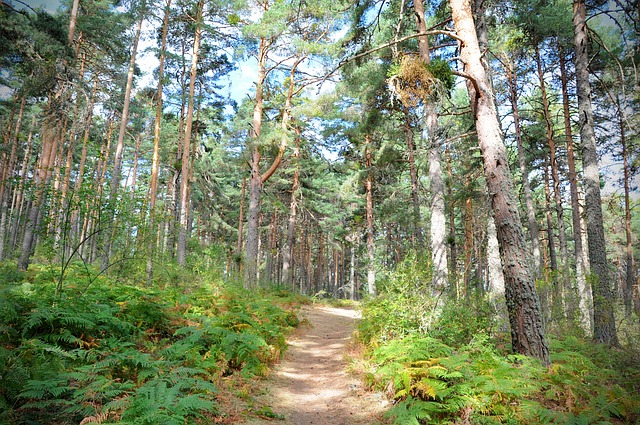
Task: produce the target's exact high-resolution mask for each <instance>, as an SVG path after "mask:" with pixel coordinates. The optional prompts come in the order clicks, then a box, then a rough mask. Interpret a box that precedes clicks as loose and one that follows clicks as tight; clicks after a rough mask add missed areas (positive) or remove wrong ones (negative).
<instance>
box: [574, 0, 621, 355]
mask: <svg viewBox="0 0 640 425" xmlns="http://www.w3.org/2000/svg"><path fill="white" fill-rule="evenodd" d="M586 14H587V12H586V7H585V0H574V2H573V28H574V46H575V59H574V60H575V66H576V84H577V87H578V112H579V116H580V139H581V140H582V164H583V169H584V172H583V175H584V177H583V178H584V188H585V211H586V216H587V238H588V246H589V263H590V266H591V270H592V272H593V274H592V275H591V276H592V279H591V291H592V294H593V338H594V340H595V341H596V342H598V343H603V344H607V345H609V346H617V345H618V335H617V332H616V322H615V317H614V315H613V294H612V292H611V281H610V279H609V270H608V263H607V250H606V249H607V248H606V244H605V239H604V224H603V218H602V199H601V196H600V173H599V171H598V152H597V150H596V135H595V130H594V124H593V110H592V108H591V84H590V83H589V69H588V65H589V53H588V52H587V45H588V41H587V22H586V20H587V16H586Z"/></svg>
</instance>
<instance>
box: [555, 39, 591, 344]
mask: <svg viewBox="0 0 640 425" xmlns="http://www.w3.org/2000/svg"><path fill="white" fill-rule="evenodd" d="M559 56H560V81H561V83H562V113H563V117H564V131H565V138H566V141H567V166H568V168H569V192H570V195H571V223H572V228H573V246H574V256H575V258H576V292H577V296H578V309H577V314H578V322H579V324H580V327H581V328H582V330H584V331H585V332H586V333H587V334H591V328H592V321H591V310H592V299H591V292H590V291H589V285H588V284H587V274H588V273H589V258H588V256H587V251H586V249H585V248H586V246H585V245H586V244H585V243H583V232H582V230H583V229H582V218H581V214H580V210H581V206H580V201H579V196H578V173H577V172H576V160H575V153H574V148H573V131H572V130H571V114H570V112H569V88H568V82H567V80H568V78H567V67H566V59H565V53H564V51H563V50H562V48H560V55H559Z"/></svg>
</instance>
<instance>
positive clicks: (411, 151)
mask: <svg viewBox="0 0 640 425" xmlns="http://www.w3.org/2000/svg"><path fill="white" fill-rule="evenodd" d="M403 111H404V137H405V141H406V142H407V154H408V157H407V160H408V161H409V176H410V177H411V204H412V206H413V239H414V240H413V246H414V248H415V249H418V250H421V249H424V235H423V233H422V217H421V216H420V215H421V214H420V199H419V196H418V193H419V190H418V170H417V167H416V155H415V145H414V143H413V131H412V129H411V114H410V112H409V108H406V107H405V108H404V109H403Z"/></svg>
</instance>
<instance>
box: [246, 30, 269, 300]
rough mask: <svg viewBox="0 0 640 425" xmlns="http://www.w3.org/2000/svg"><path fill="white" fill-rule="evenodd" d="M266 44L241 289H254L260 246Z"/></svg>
mask: <svg viewBox="0 0 640 425" xmlns="http://www.w3.org/2000/svg"><path fill="white" fill-rule="evenodd" d="M269 46H270V44H269V42H268V41H267V39H266V38H265V37H261V38H260V46H259V49H258V78H257V80H256V99H255V104H254V106H253V122H252V132H251V137H250V140H249V142H250V144H249V147H250V149H249V150H250V152H251V158H250V160H249V164H250V167H251V170H250V173H251V174H250V178H249V211H248V217H247V241H246V244H245V245H246V247H245V264H244V287H245V289H253V288H255V287H256V286H257V284H258V243H259V237H260V235H259V225H258V221H259V217H260V195H261V192H262V176H261V174H260V160H261V159H262V155H261V154H260V150H259V146H258V144H259V139H260V130H261V128H262V110H263V108H264V105H263V90H264V83H265V80H266V78H267V71H266V63H267V52H268V51H269Z"/></svg>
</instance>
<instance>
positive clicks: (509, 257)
mask: <svg viewBox="0 0 640 425" xmlns="http://www.w3.org/2000/svg"><path fill="white" fill-rule="evenodd" d="M450 4H451V11H452V15H453V22H454V26H455V30H456V32H457V35H458V37H460V39H461V40H462V45H461V51H460V56H461V60H462V62H463V63H464V65H465V68H464V69H465V72H466V74H467V75H468V77H469V79H470V80H471V81H470V84H469V85H468V88H469V97H470V99H471V102H472V103H473V104H474V107H473V108H472V109H473V110H474V115H475V123H476V132H477V135H478V143H479V145H480V149H481V151H482V156H483V162H484V169H485V177H486V181H487V187H488V189H489V194H490V196H491V205H492V208H493V213H494V216H495V224H496V229H497V233H498V242H499V244H500V252H501V254H502V264H503V265H504V275H505V298H506V304H507V309H508V311H509V322H510V325H511V339H512V346H513V349H514V351H516V352H518V353H522V354H526V355H531V356H534V357H537V358H539V359H540V360H542V361H543V362H544V363H545V364H549V362H550V360H549V348H548V346H547V343H546V340H545V336H544V330H543V327H542V317H541V313H540V304H539V300H538V296H537V293H536V289H535V285H534V283H533V278H532V277H531V274H530V272H529V264H528V263H527V261H526V259H527V257H528V249H527V247H526V244H525V238H524V233H523V230H522V224H521V222H520V215H519V213H518V208H517V205H518V202H517V199H516V196H515V191H514V188H513V181H512V178H511V173H510V171H509V168H508V164H509V163H508V158H507V155H506V149H505V146H504V142H503V140H502V134H501V132H500V126H499V123H498V115H497V112H496V110H495V104H494V101H493V93H492V90H491V87H490V86H489V84H488V81H487V77H486V74H485V70H484V67H483V65H482V62H481V53H480V48H479V46H478V38H477V35H476V29H475V25H474V21H473V17H472V14H471V7H470V4H469V2H468V1H465V0H450Z"/></svg>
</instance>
